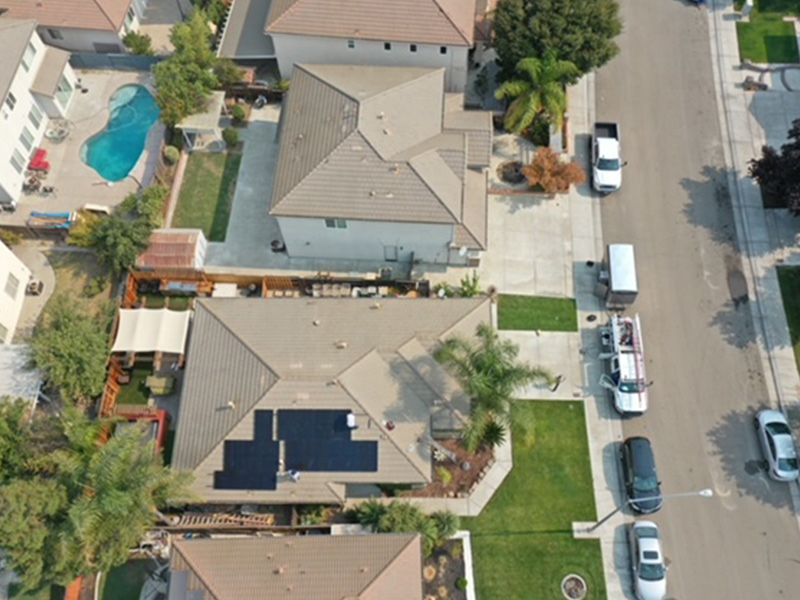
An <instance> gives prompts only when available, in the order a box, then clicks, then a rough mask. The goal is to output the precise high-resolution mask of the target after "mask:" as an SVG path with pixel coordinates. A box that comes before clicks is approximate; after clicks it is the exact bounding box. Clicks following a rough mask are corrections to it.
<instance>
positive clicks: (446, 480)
mask: <svg viewBox="0 0 800 600" xmlns="http://www.w3.org/2000/svg"><path fill="white" fill-rule="evenodd" d="M436 472H437V473H438V474H439V479H441V480H442V485H444V486H445V487H447V486H448V485H450V482H452V481H453V474H452V473H451V472H450V471H449V470H448V469H447V468H446V467H439V468H437V469H436Z"/></svg>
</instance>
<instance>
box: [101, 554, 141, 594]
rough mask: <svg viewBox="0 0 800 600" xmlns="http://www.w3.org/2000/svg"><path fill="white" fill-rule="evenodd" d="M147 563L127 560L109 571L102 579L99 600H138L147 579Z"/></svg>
mask: <svg viewBox="0 0 800 600" xmlns="http://www.w3.org/2000/svg"><path fill="white" fill-rule="evenodd" d="M147 563H148V561H147V560H141V559H139V560H129V561H128V562H126V563H125V564H124V565H121V566H119V567H114V568H113V569H111V570H110V571H109V572H108V573H107V574H106V575H105V576H104V577H103V582H102V586H103V588H102V593H103V595H102V596H101V600H139V594H140V592H141V591H142V586H143V585H144V582H145V580H146V579H147V567H148V564H147Z"/></svg>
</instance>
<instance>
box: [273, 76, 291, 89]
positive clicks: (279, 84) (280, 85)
mask: <svg viewBox="0 0 800 600" xmlns="http://www.w3.org/2000/svg"><path fill="white" fill-rule="evenodd" d="M291 85H292V82H291V81H289V80H288V79H278V81H276V82H275V83H274V84H272V87H273V88H274V89H275V91H276V92H288V91H289V87H290V86H291Z"/></svg>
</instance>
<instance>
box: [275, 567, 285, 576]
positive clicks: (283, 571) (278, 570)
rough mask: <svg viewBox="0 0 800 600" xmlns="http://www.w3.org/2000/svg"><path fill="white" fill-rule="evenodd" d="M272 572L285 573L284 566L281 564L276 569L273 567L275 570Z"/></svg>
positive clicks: (276, 573)
mask: <svg viewBox="0 0 800 600" xmlns="http://www.w3.org/2000/svg"><path fill="white" fill-rule="evenodd" d="M273 573H275V575H283V574H285V573H286V567H284V566H283V565H281V566H280V567H278V568H277V569H275V570H274V571H273Z"/></svg>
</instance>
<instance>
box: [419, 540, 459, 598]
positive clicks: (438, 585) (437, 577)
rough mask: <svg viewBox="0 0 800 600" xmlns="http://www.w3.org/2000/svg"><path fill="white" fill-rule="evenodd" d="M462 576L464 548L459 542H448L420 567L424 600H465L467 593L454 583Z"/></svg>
mask: <svg viewBox="0 0 800 600" xmlns="http://www.w3.org/2000/svg"><path fill="white" fill-rule="evenodd" d="M462 577H466V575H465V574H464V547H463V545H462V544H461V540H448V541H447V542H445V543H444V544H443V545H442V547H441V548H437V549H436V550H435V551H434V553H433V556H431V557H430V558H427V559H425V562H424V563H423V565H422V590H423V592H424V593H425V600H444V599H445V598H447V600H466V598H467V592H466V591H465V590H459V589H458V588H457V587H456V582H457V581H458V580H459V579H460V578H462Z"/></svg>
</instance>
